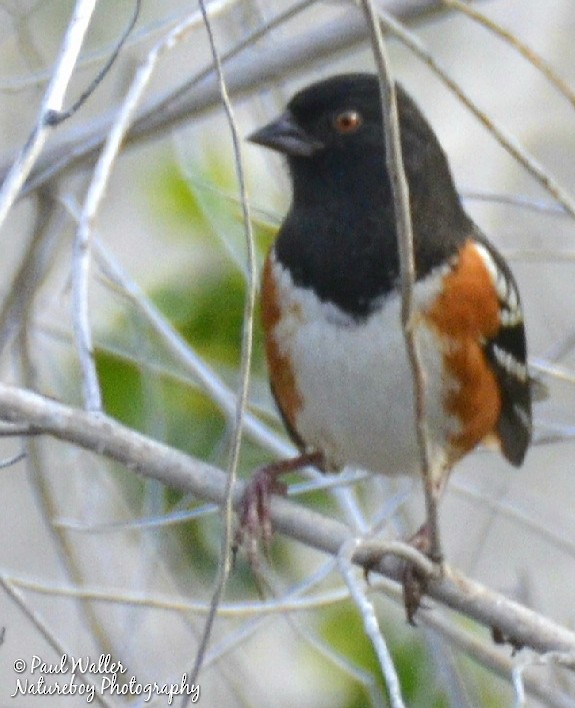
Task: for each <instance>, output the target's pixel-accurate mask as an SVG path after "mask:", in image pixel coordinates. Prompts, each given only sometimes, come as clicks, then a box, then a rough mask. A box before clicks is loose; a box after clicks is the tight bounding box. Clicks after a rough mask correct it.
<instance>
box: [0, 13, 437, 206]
mask: <svg viewBox="0 0 575 708" xmlns="http://www.w3.org/2000/svg"><path fill="white" fill-rule="evenodd" d="M385 5H386V7H387V8H390V11H391V12H394V14H395V16H396V17H398V18H399V19H404V20H410V19H415V18H420V17H422V16H423V15H424V14H428V13H430V12H439V11H441V6H440V5H439V4H438V2H437V0H423V1H422V2H419V3H417V4H416V5H413V4H411V3H410V4H406V3H403V2H397V1H395V0H388V1H386V3H385ZM283 16H285V17H286V18H289V17H290V16H291V13H290V12H289V11H288V12H285V13H282V17H283ZM270 24H271V23H270ZM365 37H366V28H365V23H364V21H363V17H362V15H361V13H359V12H358V10H357V8H354V7H350V8H347V9H346V10H345V12H344V13H342V16H341V17H340V18H339V19H338V20H337V21H334V22H330V23H326V24H324V25H323V26H322V27H320V28H319V29H312V30H310V31H309V32H307V33H304V34H303V35H301V36H298V37H296V38H292V39H290V38H286V39H285V40H283V41H282V44H281V45H277V44H275V43H274V44H272V45H270V46H267V47H265V46H264V47H258V51H257V52H255V53H254V51H253V46H252V44H251V43H249V44H248V43H247V42H244V41H242V42H240V43H239V45H238V46H239V47H240V52H239V53H238V54H237V55H236V52H235V51H233V50H232V51H230V52H228V53H227V55H226V56H225V57H224V58H223V64H224V67H225V69H226V79H227V88H228V92H229V94H230V96H231V97H234V96H237V95H239V94H242V93H247V92H249V91H252V90H254V89H256V88H261V86H262V85H263V84H265V82H268V81H274V80H278V79H279V78H281V77H288V76H293V75H295V74H297V73H298V72H300V71H301V70H302V69H303V68H304V67H309V66H310V65H311V64H313V63H314V62H317V61H320V60H321V59H323V58H325V57H328V56H332V55H333V54H335V53H337V52H341V51H343V50H345V49H349V48H351V47H354V46H357V45H358V44H360V43H361V42H363V41H364V40H365ZM246 48H249V51H246V52H244V51H243V50H244V49H246ZM219 102H220V94H219V89H218V82H217V77H216V73H215V71H214V70H213V68H212V67H209V68H208V69H207V70H205V71H202V72H200V73H199V75H198V76H197V77H195V78H192V79H191V80H189V81H187V82H186V83H185V84H183V85H182V86H180V87H177V88H176V89H172V90H170V91H169V92H168V93H166V94H165V95H163V96H160V97H158V98H157V99H155V100H153V101H151V102H150V103H149V104H148V105H147V106H145V107H144V108H143V109H142V110H141V111H140V112H139V114H138V115H137V117H136V119H135V121H134V124H133V125H132V127H131V129H130V130H129V131H128V133H127V135H126V143H127V144H131V143H133V142H138V141H141V140H148V139H150V138H151V137H153V136H163V135H165V133H166V130H170V129H171V128H174V127H176V126H177V125H179V124H181V123H184V122H188V121H190V120H192V119H193V118H195V117H197V116H199V115H201V114H202V113H205V112H206V111H208V110H213V109H214V108H216V107H217V106H219ZM116 110H117V109H115V110H114V111H113V112H111V113H110V114H108V115H106V116H103V117H102V118H100V119H99V120H97V121H96V122H94V123H92V124H90V125H86V126H84V128H83V129H82V130H80V131H78V130H77V131H75V132H74V133H72V137H69V138H68V139H65V140H64V141H63V142H62V143H60V144H59V145H56V146H54V148H52V149H51V150H47V151H46V153H45V154H44V155H43V156H42V158H41V159H40V160H39V161H38V165H37V168H36V169H35V170H34V172H33V174H32V175H31V177H30V179H29V180H28V182H27V184H26V185H25V186H24V189H23V191H22V194H25V193H29V192H30V191H31V190H33V189H36V188H38V187H39V186H40V185H41V184H43V183H44V182H46V181H47V180H48V179H52V178H54V177H55V176H56V175H60V174H62V173H63V172H64V171H66V170H68V169H70V168H71V167H72V166H77V165H79V164H82V163H86V162H90V161H93V160H94V156H95V154H96V153H97V152H98V150H99V149H100V148H101V146H102V144H103V143H104V141H105V139H106V136H107V134H108V132H109V130H110V126H111V125H112V123H113V121H114V119H115V112H116ZM5 170H6V168H5V167H2V166H0V178H2V176H3V174H4V173H5Z"/></svg>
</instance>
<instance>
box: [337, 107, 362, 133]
mask: <svg viewBox="0 0 575 708" xmlns="http://www.w3.org/2000/svg"><path fill="white" fill-rule="evenodd" d="M362 123H363V118H362V117H361V113H358V111H354V110H349V111H343V112H342V113H338V114H337V115H336V116H335V118H334V120H333V125H334V127H335V129H336V130H337V132H338V133H340V135H349V133H355V131H356V130H357V129H358V128H359V127H360V125H361V124H362Z"/></svg>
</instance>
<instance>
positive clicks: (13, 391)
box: [0, 384, 575, 656]
mask: <svg viewBox="0 0 575 708" xmlns="http://www.w3.org/2000/svg"><path fill="white" fill-rule="evenodd" d="M0 418H1V419H2V420H4V421H8V422H12V423H27V424H28V425H29V426H30V427H31V428H32V429H34V430H35V431H36V432H38V433H46V434H48V435H50V436H52V437H54V438H57V439H59V440H63V441H67V442H70V443H73V444H75V445H78V446H79V447H82V448H85V449H87V450H91V451H93V452H95V453H96V454H98V455H102V456H104V457H107V458H109V459H113V460H116V461H117V462H120V463H122V464H123V465H125V466H126V467H127V468H128V469H129V470H131V471H133V472H135V473H137V474H140V475H142V476H144V477H148V478H152V479H156V480H158V481H160V482H162V483H163V484H165V485H167V486H169V487H173V488H175V489H178V490H181V491H185V492H191V493H193V494H195V495H196V496H197V497H199V498H201V499H203V500H205V501H212V502H215V503H217V504H222V503H223V501H224V499H225V489H226V475H225V474H224V473H223V472H222V471H221V470H219V469H217V468H215V467H212V466H211V465H208V464H206V463H204V462H202V461H200V460H196V459H193V458H191V457H189V456H187V455H185V454H184V453H182V452H180V451H178V450H175V449H174V448H171V447H168V446H167V445H164V444H162V443H160V442H157V441H155V440H152V439H151V438H148V437H146V436H145V435H142V434H140V433H137V432H135V431H134V430H131V429H129V428H127V427H125V426H123V425H121V424H120V423H118V422H117V421H115V420H113V419H112V418H109V417H107V416H105V415H103V414H101V413H96V414H94V413H89V412H86V411H83V410H79V409H76V408H72V407H70V406H67V405H64V404H62V403H58V402H56V401H54V400H52V399H49V398H46V397H44V396H41V395H39V394H36V393H33V392H31V391H28V390H25V389H21V388H18V387H15V386H9V385H6V384H0ZM242 491H243V486H242V485H239V484H238V485H237V488H236V489H235V491H234V505H235V506H236V507H237V505H239V503H240V499H241V494H242ZM271 517H272V521H273V525H274V528H275V529H276V530H277V531H278V532H279V533H283V534H285V535H286V536H289V537H291V538H293V539H296V540H298V541H301V542H302V543H304V544H306V545H308V546H309V547H311V548H315V549H317V550H319V551H322V552H325V553H328V554H330V555H332V556H336V555H337V554H338V552H339V551H340V549H341V548H342V544H344V543H346V542H348V541H349V540H350V539H352V538H353V534H352V532H351V531H350V529H349V528H348V527H347V526H345V524H343V523H341V522H339V521H337V520H334V519H330V518H328V517H325V516H323V515H321V514H318V513H317V512H314V511H311V510H309V509H305V508H303V507H300V506H298V505H297V504H294V503H293V502H290V501H288V500H286V499H280V498H274V499H272V502H271ZM382 548H384V549H385V550H388V547H387V546H385V545H384V546H382ZM373 551H374V546H373V543H370V544H369V546H365V547H363V546H362V547H360V548H358V550H357V552H356V553H355V554H354V558H353V561H354V562H355V563H358V564H360V565H364V566H368V565H369V563H370V561H372V559H373V557H374V556H373ZM370 570H373V568H371V566H370ZM375 570H376V571H377V572H381V573H382V574H384V575H386V576H387V577H390V578H391V579H393V580H399V578H400V567H399V565H398V563H397V562H396V561H395V562H394V558H392V557H391V556H386V557H385V558H384V560H383V561H381V562H380V563H379V564H378V566H377V568H376V569H375ZM428 594H429V596H430V597H432V598H434V599H435V600H437V601H438V602H440V603H442V604H444V605H446V606H447V607H450V608H452V609H454V610H457V611H458V612H461V613H463V614H465V615H466V616H468V617H470V618H472V619H474V620H475V621H477V622H479V623H481V624H483V625H484V626H485V627H488V628H496V629H497V630H498V632H499V633H500V634H501V635H502V636H503V637H506V638H508V639H510V640H511V641H512V642H513V643H514V645H515V646H530V647H532V648H533V649H535V650H536V651H538V652H541V653H544V652H549V651H558V652H563V653H567V654H570V655H573V656H575V633H573V632H571V631H569V630H568V629H566V628H564V627H562V626H560V625H558V624H556V623H555V622H553V621H552V620H550V619H547V618H546V617H543V616H542V615H540V614H537V613H536V612H534V611H532V610H530V609H528V608H527V607H524V606H523V605H521V604H519V603H517V602H514V601H512V600H509V599H508V598H506V597H505V596H504V595H501V594H499V593H496V592H494V591H493V590H491V589H489V588H487V587H485V586H484V585H481V584H480V583H477V582H475V581H474V580H471V579H470V578H467V577H466V576H464V575H463V574H461V573H460V572H459V571H457V570H456V569H454V568H450V567H447V566H446V567H445V571H444V575H443V577H441V578H437V579H432V580H431V581H430V583H429V587H428Z"/></svg>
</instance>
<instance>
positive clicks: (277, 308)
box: [243, 74, 531, 535]
mask: <svg viewBox="0 0 575 708" xmlns="http://www.w3.org/2000/svg"><path fill="white" fill-rule="evenodd" d="M397 101H398V111H399V120H400V127H401V144H402V150H403V161H404V166H405V171H406V176H407V181H408V185H409V198H410V206H411V217H412V223H413V240H414V251H415V265H416V282H415V286H414V292H413V295H414V303H415V311H416V318H415V323H416V324H415V329H414V333H415V337H416V339H417V344H418V345H419V350H420V355H421V359H422V364H423V369H424V373H425V412H426V422H427V429H428V436H429V450H430V458H431V459H430V466H431V470H432V474H433V481H434V485H435V487H436V489H437V492H438V494H439V492H440V490H441V489H442V488H443V486H444V484H445V482H446V480H447V477H448V475H449V472H450V470H451V468H452V467H453V465H454V464H455V463H456V462H457V461H458V460H459V459H460V458H461V457H463V456H464V455H465V454H466V453H468V452H470V451H471V450H473V448H475V446H476V445H477V444H478V443H487V444H489V445H491V446H495V447H496V448H497V449H499V450H500V451H501V452H502V454H503V455H504V456H505V457H506V458H507V459H508V460H509V461H510V462H511V463H512V464H514V465H520V464H521V463H522V461H523V458H524V456H525V452H526V449H527V446H528V444H529V440H530V436H531V396H530V385H529V377H528V372H527V365H526V345H525V331H524V327H523V314H522V311H521V305H520V299H519V293H518V290H517V285H516V283H515V280H514V278H513V275H512V274H511V271H510V270H509V267H508V266H507V264H506V263H505V261H504V259H503V257H502V256H501V255H500V254H499V253H498V252H497V251H496V250H495V248H494V247H493V246H492V245H491V243H489V241H488V240H487V239H486V237H485V236H484V235H483V234H482V233H481V232H480V230H479V229H478V228H477V226H476V225H475V224H474V223H473V222H472V221H471V219H470V218H469V217H468V216H467V214H466V213H465V211H464V210H463V207H462V205H461V202H460V200H459V197H458V195H457V192H456V190H455V187H454V184H453V180H452V177H451V174H450V170H449V165H448V162H447V159H446V157H445V154H444V152H443V150H442V148H441V146H440V144H439V142H438V140H437V137H436V135H435V133H434V132H433V130H432V129H431V127H430V126H429V124H428V123H427V121H426V119H425V118H424V117H423V115H422V114H421V112H420V111H419V109H418V108H417V106H416V105H415V103H414V102H413V100H412V99H411V98H410V97H409V95H408V94H407V93H406V92H405V91H404V90H403V89H402V88H401V87H400V86H397ZM250 140H251V141H252V142H254V143H258V144H260V145H264V146H266V147H269V148H271V149H273V150H276V151H278V152H281V153H283V154H284V155H286V157H287V163H288V167H289V171H290V175H291V181H292V188H293V199H292V204H291V207H290V209H289V212H288V214H287V216H286V217H285V219H284V222H283V224H282V226H281V228H280V230H279V233H278V235H277V239H276V241H275V243H274V245H273V247H272V249H271V251H270V253H269V255H268V257H267V260H266V263H265V268H264V272H263V284H262V291H261V298H262V313H263V326H264V330H265V343H266V354H267V361H268V367H269V375H270V380H271V388H272V391H273V394H274V397H275V399H276V401H277V405H278V407H279V410H280V411H281V414H282V417H283V420H284V422H285V425H286V427H287V429H288V431H289V433H290V435H291V437H292V438H293V439H294V441H295V442H296V443H297V445H298V447H299V449H300V450H301V452H302V456H301V457H299V458H296V459H295V460H294V461H291V462H290V461H287V462H284V463H278V464H276V465H271V466H270V467H269V468H267V469H264V470H263V472H262V473H259V474H258V475H256V480H255V481H254V482H253V483H252V485H251V486H249V487H248V492H247V493H246V497H245V507H244V515H243V524H244V526H247V531H248V533H249V534H251V535H253V534H254V533H260V532H261V529H260V528H258V526H259V524H260V522H262V521H263V522H264V531H263V532H264V535H265V534H266V532H267V533H268V534H269V520H268V519H266V518H263V519H262V518H261V517H262V516H263V517H265V515H266V513H265V508H264V507H265V494H266V493H267V492H269V491H278V490H280V489H281V486H280V485H278V483H277V481H276V480H275V478H277V476H278V475H279V474H281V473H283V472H285V471H286V470H290V469H295V468H297V467H301V466H302V465H303V464H306V463H310V462H311V463H313V464H316V465H317V466H318V467H320V468H321V469H323V470H337V469H340V468H342V467H343V466H344V465H348V464H349V465H352V466H358V467H361V468H364V469H367V470H370V471H372V472H376V473H382V474H388V475H395V474H400V473H418V472H419V471H420V454H419V449H418V443H417V436H416V428H415V415H414V401H413V385H412V371H411V367H410V364H409V361H408V358H407V354H406V346H405V340H404V335H403V332H402V327H401V317H400V310H401V297H400V275H399V255H398V246H397V238H396V219H395V210H394V202H393V196H392V190H391V185H390V179H389V175H388V172H387V168H386V160H385V147H384V135H383V125H382V113H381V101H380V94H379V84H378V80H377V78H376V77H375V76H373V75H369V74H349V75H342V76H335V77H333V78H330V79H327V80H325V81H321V82H319V83H316V84H313V85H311V86H309V87H307V88H305V89H304V90H303V91H301V92H300V93H298V94H297V95H296V96H295V97H294V98H293V99H292V100H291V101H290V103H289V104H288V108H287V110H286V112H285V113H283V114H282V115H281V116H280V117H279V118H278V119H277V120H275V121H273V122H272V123H269V124H268V125H266V126H265V127H263V128H262V129H261V130H258V131H257V132H255V133H254V134H253V135H251V136H250ZM262 495H263V497H264V503H263V504H262ZM266 525H267V531H266Z"/></svg>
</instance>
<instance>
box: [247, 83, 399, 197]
mask: <svg viewBox="0 0 575 708" xmlns="http://www.w3.org/2000/svg"><path fill="white" fill-rule="evenodd" d="M380 105H381V104H380V100H379V89H378V83H377V80H376V78H375V76H372V75H370V74H346V75H341V76H334V77H332V78H330V79H327V80H325V81H321V82H319V83H315V84H312V85H311V86H308V87H307V88H305V89H304V90H303V91H300V92H299V93H298V94H296V95H295V96H294V97H293V98H292V100H291V101H290V102H289V104H288V106H287V110H286V111H285V113H283V114H282V115H281V116H280V117H279V118H278V119H277V120H275V121H273V122H271V123H269V124H268V125H266V126H264V127H263V128H261V129H260V130H258V131H256V132H255V133H253V134H252V135H251V136H250V137H249V139H250V140H251V141H252V142H254V143H258V144H259V145H264V146H266V147H269V148H271V149H273V150H276V151H278V152H281V153H283V154H285V155H286V156H287V158H288V163H289V165H290V169H291V172H292V174H293V175H294V176H295V175H297V174H302V175H305V184H306V186H305V189H306V195H305V196H306V197H309V196H310V194H309V192H310V189H311V190H312V192H313V189H314V187H313V184H310V181H311V182H312V183H313V182H315V181H317V183H318V188H320V189H321V198H322V199H325V198H326V197H327V196H328V192H329V191H331V190H330V189H329V186H330V184H331V185H332V187H334V188H335V190H336V191H338V190H337V185H340V186H341V188H343V189H345V188H347V187H348V186H349V184H348V183H350V184H351V185H353V184H356V185H357V184H358V180H360V178H361V175H362V174H363V175H365V171H366V169H369V168H371V170H374V171H377V174H378V175H379V180H380V181H381V180H382V179H383V176H384V174H383V171H384V165H385V162H384V160H385V154H384V149H383V144H384V143H383V131H382V117H381V107H380ZM357 164H361V166H362V169H361V174H359V175H358V174H357V173H356V171H355V166H356V165H357ZM314 178H316V179H314ZM348 178H349V179H348ZM334 181H335V184H333V183H334ZM360 181H362V180H360ZM354 191H355V189H354ZM298 196H299V194H298V182H297V179H296V180H295V183H294V197H295V198H296V199H297V198H298Z"/></svg>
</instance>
